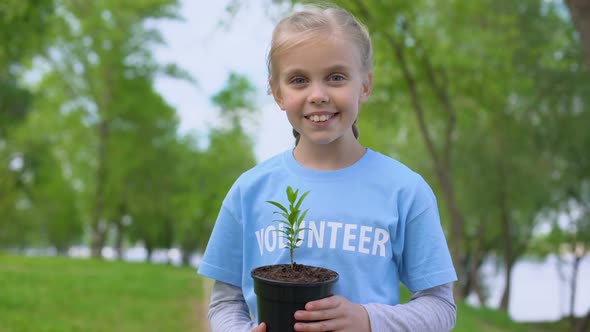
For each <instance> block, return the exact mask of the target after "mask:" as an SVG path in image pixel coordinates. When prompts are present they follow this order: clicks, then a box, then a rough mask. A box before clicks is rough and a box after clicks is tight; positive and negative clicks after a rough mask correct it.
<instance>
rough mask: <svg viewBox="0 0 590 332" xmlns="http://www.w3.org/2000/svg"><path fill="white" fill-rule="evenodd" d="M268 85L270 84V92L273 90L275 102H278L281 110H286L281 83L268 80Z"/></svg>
mask: <svg viewBox="0 0 590 332" xmlns="http://www.w3.org/2000/svg"><path fill="white" fill-rule="evenodd" d="M268 86H270V92H272V96H273V97H274V99H275V102H276V103H277V105H279V107H280V108H281V110H283V111H284V110H285V103H284V102H283V96H282V94H281V89H279V85H278V84H276V83H273V81H272V80H270V81H269V82H268Z"/></svg>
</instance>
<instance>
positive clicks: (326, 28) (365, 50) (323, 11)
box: [267, 5, 373, 145]
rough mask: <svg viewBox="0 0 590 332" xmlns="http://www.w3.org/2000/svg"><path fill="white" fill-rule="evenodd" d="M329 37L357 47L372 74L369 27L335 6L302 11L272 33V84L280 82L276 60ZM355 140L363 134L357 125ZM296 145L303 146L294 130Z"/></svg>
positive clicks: (284, 19) (270, 74)
mask: <svg viewBox="0 0 590 332" xmlns="http://www.w3.org/2000/svg"><path fill="white" fill-rule="evenodd" d="M322 34H323V35H325V34H340V35H341V36H345V38H347V39H349V40H351V41H352V42H353V44H355V45H357V47H358V50H359V53H360V55H361V65H362V67H363V69H364V70H365V71H367V72H370V71H371V70H372V68H373V46H372V44H371V37H370V35H369V31H368V29H367V27H366V26H365V25H364V24H363V23H361V22H360V21H359V20H357V19H356V18H355V17H354V16H353V15H352V14H351V13H349V12H348V11H346V10H344V9H342V8H339V7H336V6H333V5H322V6H320V5H307V6H305V7H304V8H303V9H302V10H299V11H296V12H294V13H293V14H291V15H289V16H287V17H285V18H283V19H282V20H281V21H280V22H279V23H278V24H277V25H276V27H275V29H274V31H273V33H272V40H271V45H270V50H269V52H268V57H267V68H268V80H269V82H270V83H271V84H270V85H271V89H272V85H273V84H272V82H276V79H277V77H276V70H273V69H274V68H273V67H274V64H275V62H276V61H274V59H276V57H277V56H278V55H279V54H280V53H283V52H286V51H288V50H289V49H290V48H292V47H296V46H298V45H301V44H304V43H306V42H309V41H310V40H312V39H314V38H318V37H320V35H322ZM352 131H353V133H354V136H355V137H357V138H358V136H359V131H358V128H357V126H356V121H355V123H354V124H353V126H352ZM293 136H295V145H297V143H299V136H300V135H299V133H298V132H297V131H296V130H295V129H293Z"/></svg>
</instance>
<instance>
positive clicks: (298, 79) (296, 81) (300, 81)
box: [289, 77, 305, 84]
mask: <svg viewBox="0 0 590 332" xmlns="http://www.w3.org/2000/svg"><path fill="white" fill-rule="evenodd" d="M289 83H290V84H304V83H305V78H303V77H293V78H292V79H291V80H289Z"/></svg>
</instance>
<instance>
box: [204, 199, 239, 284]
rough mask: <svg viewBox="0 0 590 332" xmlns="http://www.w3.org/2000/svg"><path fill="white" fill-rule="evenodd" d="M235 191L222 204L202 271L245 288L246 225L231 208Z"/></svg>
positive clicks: (206, 251)
mask: <svg viewBox="0 0 590 332" xmlns="http://www.w3.org/2000/svg"><path fill="white" fill-rule="evenodd" d="M235 194H236V193H235V191H233V190H230V193H229V194H228V197H226V199H225V200H224V202H223V204H222V206H221V209H220V211H219V215H218V216H217V220H216V222H215V226H214V227H213V231H212V232H211V237H210V238H209V242H208V244H207V248H206V249H205V253H204V255H203V259H202V260H201V263H200V265H199V270H198V273H199V274H201V275H203V276H205V277H209V278H212V279H215V280H219V281H222V282H225V283H228V284H231V285H234V286H240V287H241V283H242V255H243V254H242V251H243V245H242V244H243V227H242V224H241V223H240V222H239V219H238V218H239V217H238V216H236V215H235V213H234V212H232V208H231V204H234V202H233V201H234V197H232V195H235Z"/></svg>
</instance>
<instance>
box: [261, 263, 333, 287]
mask: <svg viewBox="0 0 590 332" xmlns="http://www.w3.org/2000/svg"><path fill="white" fill-rule="evenodd" d="M253 273H254V274H255V275H257V276H259V277H262V278H265V279H270V280H278V281H287V282H298V283H307V282H311V283H313V282H322V281H327V280H332V279H334V278H336V277H337V276H338V274H337V273H336V272H334V271H332V270H328V269H325V268H323V267H317V266H310V265H302V264H297V263H295V264H293V268H291V265H289V264H276V265H267V266H261V267H258V268H256V269H254V271H253Z"/></svg>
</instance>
